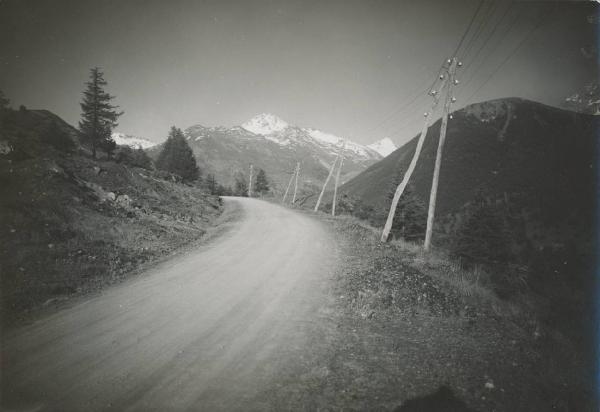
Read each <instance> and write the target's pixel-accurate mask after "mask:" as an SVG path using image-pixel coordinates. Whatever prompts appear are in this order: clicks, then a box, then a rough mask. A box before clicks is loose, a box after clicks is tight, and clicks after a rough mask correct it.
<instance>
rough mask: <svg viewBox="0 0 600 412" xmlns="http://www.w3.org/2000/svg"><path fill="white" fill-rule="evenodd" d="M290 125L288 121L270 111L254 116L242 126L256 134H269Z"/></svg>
mask: <svg viewBox="0 0 600 412" xmlns="http://www.w3.org/2000/svg"><path fill="white" fill-rule="evenodd" d="M288 126H289V125H288V124H287V122H286V121H284V120H282V119H281V118H279V117H277V116H275V115H274V114H270V113H262V114H259V115H257V116H254V117H253V118H252V119H250V120H248V121H247V122H246V123H244V124H242V128H244V129H246V130H248V131H249V132H252V133H254V134H261V135H269V134H273V133H277V132H281V131H282V130H285V129H286V128H287V127H288Z"/></svg>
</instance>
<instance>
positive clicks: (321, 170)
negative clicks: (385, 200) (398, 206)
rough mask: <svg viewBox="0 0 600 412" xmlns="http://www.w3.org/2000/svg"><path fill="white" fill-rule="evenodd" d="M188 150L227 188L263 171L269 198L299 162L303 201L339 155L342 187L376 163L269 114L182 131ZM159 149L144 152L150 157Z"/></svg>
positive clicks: (374, 156) (357, 149)
mask: <svg viewBox="0 0 600 412" xmlns="http://www.w3.org/2000/svg"><path fill="white" fill-rule="evenodd" d="M185 134H186V136H187V139H188V142H189V144H190V147H191V148H192V150H193V151H194V154H195V156H196V159H197V161H198V165H199V166H200V168H201V169H202V172H203V173H204V174H207V173H211V174H214V175H215V177H216V179H217V180H218V181H219V182H221V183H223V184H225V185H233V182H234V177H235V175H236V174H237V173H242V174H244V175H247V174H248V169H249V166H250V164H253V165H254V167H255V168H261V169H264V170H265V172H266V173H267V177H268V178H269V180H270V182H271V187H272V188H273V191H274V192H275V193H282V192H283V191H284V190H285V188H286V186H287V184H288V181H289V179H290V177H291V175H292V172H293V170H294V168H295V166H296V162H298V161H299V162H301V171H300V179H299V183H300V186H301V189H302V190H304V191H306V192H307V193H308V195H310V194H311V193H312V194H315V193H316V192H317V191H318V190H319V189H320V187H319V186H320V185H321V184H322V182H323V181H324V180H325V178H326V177H327V173H328V170H329V167H330V166H331V164H332V163H333V161H334V159H335V158H336V156H337V155H338V153H340V152H341V151H342V150H343V153H344V158H345V161H344V169H343V172H342V177H341V179H342V181H347V180H349V179H351V178H352V177H354V176H356V175H357V174H358V173H360V172H361V171H363V170H364V169H366V168H367V167H368V166H369V165H371V164H373V163H375V162H376V161H378V160H380V159H381V157H382V156H381V155H380V154H379V153H378V152H377V151H375V150H373V149H370V148H368V147H366V146H363V145H360V144H357V143H354V142H351V141H349V140H347V139H343V138H340V137H338V136H335V135H332V134H329V133H325V132H322V131H320V130H316V129H310V128H301V127H297V126H293V125H290V124H289V123H288V122H286V121H284V120H282V119H280V118H278V117H277V116H275V115H272V114H261V115H258V116H255V117H254V118H252V119H250V120H249V121H247V122H245V123H244V124H242V126H235V127H231V128H226V127H204V126H202V125H195V126H191V127H189V128H187V129H186V130H185ZM158 150H159V148H158V147H157V148H154V149H152V150H151V151H150V153H151V154H154V155H156V153H157V152H158Z"/></svg>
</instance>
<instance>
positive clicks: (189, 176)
mask: <svg viewBox="0 0 600 412" xmlns="http://www.w3.org/2000/svg"><path fill="white" fill-rule="evenodd" d="M156 168H157V169H161V170H166V171H167V172H169V173H173V174H176V175H179V176H180V177H181V178H182V179H183V181H185V182H191V181H194V180H198V179H199V178H200V170H199V169H198V165H197V164H196V158H195V157H194V153H193V152H192V149H191V148H190V146H189V145H188V143H187V141H186V140H185V136H184V135H183V132H182V131H181V129H179V128H177V127H175V126H173V127H171V131H170V132H169V137H168V138H167V141H166V142H165V145H164V146H163V149H162V151H161V152H160V154H159V155H158V159H157V160H156Z"/></svg>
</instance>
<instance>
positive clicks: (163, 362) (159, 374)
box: [0, 198, 337, 411]
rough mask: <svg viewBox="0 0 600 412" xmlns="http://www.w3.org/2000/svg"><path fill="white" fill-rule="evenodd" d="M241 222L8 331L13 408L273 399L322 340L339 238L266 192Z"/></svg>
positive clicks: (236, 204) (258, 403)
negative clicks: (281, 378)
mask: <svg viewBox="0 0 600 412" xmlns="http://www.w3.org/2000/svg"><path fill="white" fill-rule="evenodd" d="M225 202H226V205H227V207H228V208H239V209H241V218H240V219H239V221H238V222H236V224H235V225H234V226H233V228H232V229H231V230H229V231H228V232H226V233H225V234H224V235H222V236H221V237H219V238H217V239H216V240H214V241H213V242H211V243H210V244H207V245H204V246H202V247H200V248H199V249H198V250H195V251H193V252H190V253H188V254H186V255H184V256H178V257H175V258H172V259H170V260H168V261H165V262H163V263H161V264H159V265H158V266H157V267H155V268H153V269H152V270H150V271H148V272H146V273H144V274H143V275H140V276H138V277H135V278H134V279H131V280H129V281H127V282H125V283H123V284H120V285H117V286H114V287H110V288H108V289H107V290H106V291H105V292H104V293H102V294H101V295H99V296H97V297H93V298H90V299H87V300H84V301H82V302H80V303H78V304H76V305H75V306H73V307H71V308H68V309H64V310H62V311H60V312H58V313H55V314H53V315H51V316H49V317H47V318H45V319H42V320H39V321H38V322H36V323H34V324H32V325H28V326H25V327H23V328H21V329H17V330H15V331H12V332H11V333H10V334H8V335H7V336H3V337H2V359H1V361H2V364H1V366H0V367H1V385H2V398H1V401H0V402H1V406H2V408H4V409H5V410H31V411H34V410H35V411H37V410H57V411H69V410H78V411H83V410H86V411H87V410H140V411H149V410H156V411H165V410H241V409H244V410H248V409H250V410H251V409H256V410H258V409H261V410H264V409H273V408H276V407H274V405H271V404H269V399H268V398H265V396H259V394H261V393H264V392H265V391H272V390H273V389H274V388H275V389H276V387H277V384H278V382H277V381H276V377H277V376H278V375H279V374H280V372H281V370H282V369H285V368H292V369H293V368H294V367H295V366H294V363H295V362H296V363H297V362H299V361H300V359H301V358H302V357H303V353H305V352H308V351H310V350H311V348H310V347H306V343H307V342H308V340H307V337H306V336H304V331H305V328H303V327H302V325H303V324H305V323H306V322H311V321H312V319H314V317H315V314H316V313H317V312H318V311H319V310H320V308H321V307H322V305H323V304H324V302H325V301H326V299H327V296H326V295H327V285H328V279H330V277H331V274H332V272H333V270H334V267H335V262H336V259H337V257H336V253H335V244H334V241H333V239H331V237H330V235H329V234H328V233H327V232H326V231H325V230H324V229H323V228H322V227H321V224H320V223H319V222H318V221H316V220H314V219H311V218H309V217H307V216H304V215H302V214H299V213H296V212H294V211H291V210H288V209H285V208H282V207H279V206H276V205H273V204H269V203H267V202H263V201H259V200H255V199H242V198H229V199H226V200H225Z"/></svg>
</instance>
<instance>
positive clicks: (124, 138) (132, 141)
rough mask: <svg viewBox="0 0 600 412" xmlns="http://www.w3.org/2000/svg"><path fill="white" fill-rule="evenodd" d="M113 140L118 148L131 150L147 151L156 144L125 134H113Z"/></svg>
mask: <svg viewBox="0 0 600 412" xmlns="http://www.w3.org/2000/svg"><path fill="white" fill-rule="evenodd" d="M111 136H112V138H113V140H114V141H115V143H116V144H118V145H119V146H129V147H131V148H133V149H138V148H142V149H148V148H150V147H152V146H156V143H154V142H152V141H150V140H148V139H144V138H143V137H137V136H132V135H129V134H125V133H119V132H114V133H113V134H112V135H111Z"/></svg>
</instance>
